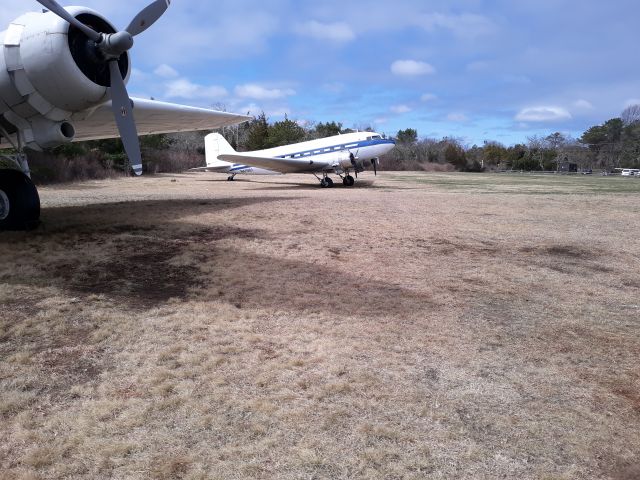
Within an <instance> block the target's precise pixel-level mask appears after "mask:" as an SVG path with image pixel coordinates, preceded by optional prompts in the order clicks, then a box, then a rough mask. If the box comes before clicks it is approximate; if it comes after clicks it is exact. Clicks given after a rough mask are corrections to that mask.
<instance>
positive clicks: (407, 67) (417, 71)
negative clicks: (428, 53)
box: [391, 60, 436, 77]
mask: <svg viewBox="0 0 640 480" xmlns="http://www.w3.org/2000/svg"><path fill="white" fill-rule="evenodd" d="M391 72H392V73H393V74H394V75H401V76H409V77H410V76H419V75H432V74H434V73H436V69H435V68H433V66H431V65H430V64H428V63H426V62H420V61H417V60H396V61H395V62H393V63H392V64H391Z"/></svg>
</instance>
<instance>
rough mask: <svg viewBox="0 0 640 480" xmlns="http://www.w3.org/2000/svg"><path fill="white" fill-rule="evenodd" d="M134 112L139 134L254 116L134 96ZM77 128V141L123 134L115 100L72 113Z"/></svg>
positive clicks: (221, 123)
mask: <svg viewBox="0 0 640 480" xmlns="http://www.w3.org/2000/svg"><path fill="white" fill-rule="evenodd" d="M131 100H132V101H133V104H134V109H133V115H134V117H135V120H136V125H137V127H138V135H141V136H142V135H152V134H158V133H177V132H193V131H197V130H215V129H217V128H222V127H226V126H229V125H236V124H238V123H242V122H246V121H248V120H251V118H252V117H248V116H246V115H238V114H235V113H228V112H219V111H216V110H207V109H205V108H197V107H188V106H186V105H178V104H175V103H166V102H159V101H156V100H146V99H142V98H132V99H131ZM72 122H73V125H74V126H75V129H76V136H75V139H74V141H76V142H82V141H86V140H100V139H104V138H117V137H119V136H120V135H119V133H118V128H117V126H116V124H115V122H114V121H113V112H112V110H111V102H107V103H104V104H102V105H100V106H99V107H97V108H95V109H90V110H86V111H84V112H79V113H76V114H74V115H73V117H72Z"/></svg>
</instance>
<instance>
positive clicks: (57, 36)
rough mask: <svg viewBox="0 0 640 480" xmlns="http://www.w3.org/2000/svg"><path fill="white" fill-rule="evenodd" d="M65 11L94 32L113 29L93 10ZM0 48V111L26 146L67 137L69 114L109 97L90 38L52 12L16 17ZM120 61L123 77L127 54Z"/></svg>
mask: <svg viewBox="0 0 640 480" xmlns="http://www.w3.org/2000/svg"><path fill="white" fill-rule="evenodd" d="M68 11H69V12H70V13H71V14H72V15H73V16H75V17H76V18H78V19H79V20H80V21H82V22H83V23H85V24H87V25H89V26H92V27H93V28H94V29H96V30H97V31H102V32H105V33H113V32H115V31H116V29H115V28H114V27H113V25H111V24H110V23H109V22H108V20H106V19H105V18H104V17H103V16H102V15H100V14H99V13H98V12H96V11H94V10H91V9H89V8H85V7H70V8H68ZM0 47H1V48H2V51H0V114H3V115H4V117H5V118H6V119H7V120H8V121H9V122H10V123H12V124H14V125H15V127H16V128H17V129H18V130H19V131H20V132H21V134H22V141H23V144H24V145H25V146H27V147H29V148H33V149H38V150H39V149H43V148H48V147H50V146H55V145H56V144H61V143H65V142H67V141H71V140H72V138H71V140H70V139H69V134H70V133H73V132H74V129H73V124H72V120H71V118H72V115H73V114H74V113H76V112H80V111H83V110H86V109H89V108H92V107H95V106H97V105H100V104H102V103H104V102H105V101H107V100H108V99H109V97H108V91H107V88H108V87H109V86H110V81H109V71H108V65H107V64H106V63H105V62H103V61H100V59H99V58H98V57H97V55H99V53H97V49H96V48H95V46H94V45H93V44H92V43H91V40H89V39H88V38H87V37H86V36H85V35H84V34H83V33H82V32H80V31H79V30H78V29H77V28H75V27H72V26H70V25H69V24H68V23H67V22H66V21H64V20H63V19H61V18H60V17H58V16H57V15H55V14H53V13H51V12H46V13H37V12H32V13H27V14H25V15H23V16H21V17H19V18H18V19H16V20H14V21H13V22H12V23H11V24H10V25H9V28H8V29H7V30H6V31H5V32H2V33H0ZM118 64H119V67H120V71H121V73H122V75H123V77H124V78H125V81H127V80H128V77H129V74H130V71H131V60H130V57H129V55H128V54H126V53H125V54H123V55H122V56H121V58H120V60H119V62H118ZM56 139H57V140H59V142H58V143H56Z"/></svg>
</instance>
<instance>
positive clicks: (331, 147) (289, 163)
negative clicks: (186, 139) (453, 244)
mask: <svg viewBox="0 0 640 480" xmlns="http://www.w3.org/2000/svg"><path fill="white" fill-rule="evenodd" d="M394 146H395V142H394V141H393V140H391V139H389V138H385V137H384V136H383V135H380V134H378V133H375V132H355V133H346V134H344V135H335V136H333V137H327V138H321V139H318V140H311V141H308V142H302V143H294V144H292V145H285V146H283V147H276V148H269V149H266V150H256V151H253V152H236V151H235V150H234V149H233V147H232V146H231V145H229V142H227V141H226V140H225V138H224V137H223V136H222V135H220V134H219V133H212V134H210V135H207V136H206V137H205V155H206V161H207V166H206V167H203V168H199V169H194V170H199V171H210V172H211V171H213V172H224V173H229V174H230V175H229V178H228V180H233V179H234V177H235V176H236V175H238V174H241V173H243V174H253V175H273V174H279V173H311V174H313V175H315V177H316V178H317V179H318V180H319V181H320V186H321V187H333V180H332V179H331V178H330V177H329V174H330V173H335V174H336V175H338V176H339V177H341V178H342V183H343V185H344V186H346V187H351V186H353V184H354V183H355V179H354V178H353V177H352V176H351V172H354V173H355V175H356V177H357V176H358V173H360V172H362V171H364V169H365V168H366V167H368V166H369V165H371V166H372V167H373V170H374V172H375V174H376V175H377V174H378V168H377V167H378V164H379V157H380V156H381V155H384V154H385V153H387V152H389V151H390V150H391V149H392V148H393V147H394Z"/></svg>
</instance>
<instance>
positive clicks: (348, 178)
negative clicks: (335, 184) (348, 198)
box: [342, 175, 356, 187]
mask: <svg viewBox="0 0 640 480" xmlns="http://www.w3.org/2000/svg"><path fill="white" fill-rule="evenodd" d="M355 183H356V181H355V179H354V178H353V177H352V176H351V175H347V176H346V177H344V178H343V179H342V184H343V185H344V186H345V187H353V185H354V184H355Z"/></svg>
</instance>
